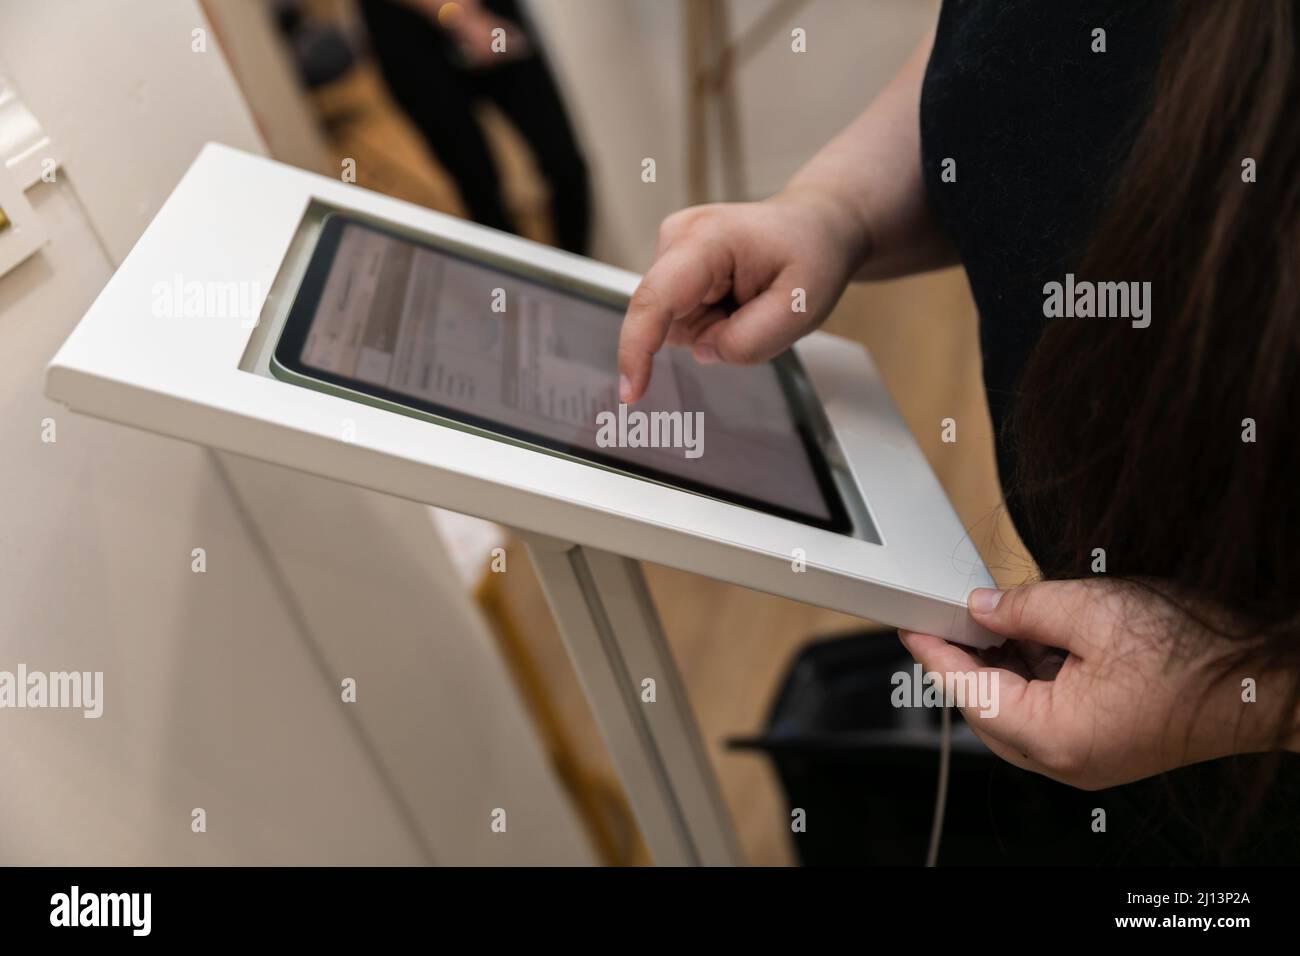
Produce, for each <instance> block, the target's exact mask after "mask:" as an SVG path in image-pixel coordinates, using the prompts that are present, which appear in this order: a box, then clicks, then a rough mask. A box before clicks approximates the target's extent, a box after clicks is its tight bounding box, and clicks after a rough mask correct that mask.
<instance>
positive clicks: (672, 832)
mask: <svg viewBox="0 0 1300 956" xmlns="http://www.w3.org/2000/svg"><path fill="white" fill-rule="evenodd" d="M524 537H525V540H526V541H527V542H528V551H529V554H530V555H531V557H532V559H533V563H534V565H535V566H536V568H537V574H538V577H539V578H540V579H541V583H542V589H543V590H544V591H545V592H546V598H547V601H548V602H549V603H550V605H551V611H552V613H554V615H555V620H556V623H557V624H558V625H559V629H560V634H561V635H562V636H563V638H564V642H565V645H566V646H567V647H568V649H569V656H570V658H571V659H572V661H573V666H574V668H575V669H576V670H577V672H578V678H579V680H581V682H582V686H583V689H584V690H585V691H586V693H587V699H588V700H589V701H590V702H591V708H592V711H593V712H594V713H595V715H596V721H597V722H598V723H599V724H600V729H601V733H602V735H603V736H604V738H605V744H606V746H608V747H609V751H610V755H611V757H612V758H613V761H614V767H615V769H616V770H617V771H618V775H619V778H620V779H621V780H622V781H623V786H624V787H625V788H626V790H627V795H628V799H629V801H630V802H631V804H632V809H633V811H634V812H635V814H636V819H637V825H638V826H639V827H640V829H641V836H642V838H643V839H644V840H645V843H646V846H647V847H648V848H649V850H650V854H651V856H653V857H654V861H655V862H656V863H657V864H659V865H661V866H663V865H676V866H683V865H708V866H718V865H724V866H725V865H735V864H737V863H739V862H740V854H739V850H738V848H737V844H736V838H735V833H734V831H733V829H732V826H731V820H730V819H729V817H728V816H727V812H726V809H725V808H724V807H723V805H722V799H721V796H720V794H719V791H718V785H717V781H716V779H715V778H714V775H713V768H712V767H711V765H710V764H709V760H708V756H707V754H706V752H705V749H704V745H703V742H702V741H701V739H700V734H699V729H698V728H697V727H696V725H695V717H694V715H693V714H692V712H691V708H690V703H689V702H688V701H687V699H686V691H685V688H684V687H683V685H682V680H681V677H680V675H679V674H678V673H677V667H676V665H675V663H674V662H673V657H672V652H671V650H670V649H669V647H668V642H667V641H666V640H665V639H664V635H663V631H662V629H661V628H660V626H659V617H658V615H657V614H656V613H655V608H654V603H653V601H652V600H651V597H650V592H649V590H648V589H647V588H646V583H645V577H644V576H643V575H642V573H641V566H640V564H639V563H637V562H636V561H632V560H630V559H628V558H623V557H620V556H618V555H615V554H610V553H608V552H605V551H596V550H594V549H591V548H584V547H579V546H577V545H573V544H569V543H567V542H561V541H554V540H551V539H548V538H540V537H537V536H534V535H525V536H524ZM647 678H651V679H653V680H654V691H655V694H654V697H655V699H654V701H653V702H647V701H645V700H644V699H643V698H644V695H645V693H646V691H645V688H644V687H643V683H642V682H643V681H644V680H646V679H647Z"/></svg>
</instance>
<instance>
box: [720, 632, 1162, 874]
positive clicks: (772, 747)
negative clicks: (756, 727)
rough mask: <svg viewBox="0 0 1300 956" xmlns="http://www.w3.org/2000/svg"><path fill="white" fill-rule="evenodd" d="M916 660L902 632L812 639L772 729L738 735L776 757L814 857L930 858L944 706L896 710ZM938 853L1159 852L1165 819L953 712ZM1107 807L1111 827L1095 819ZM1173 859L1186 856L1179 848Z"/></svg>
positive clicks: (1069, 858)
mask: <svg viewBox="0 0 1300 956" xmlns="http://www.w3.org/2000/svg"><path fill="white" fill-rule="evenodd" d="M913 667H914V662H913V660H912V658H911V657H910V656H909V655H908V654H907V652H906V651H905V650H904V649H903V648H902V646H901V645H900V644H899V641H898V636H897V633H896V632H895V631H892V630H890V631H866V632H857V633H854V634H851V635H846V636H837V637H832V638H826V639H821V640H814V641H812V642H811V643H809V644H808V645H806V646H805V647H804V648H803V649H802V650H801V651H800V653H799V654H798V655H797V656H796V658H795V660H794V662H793V663H792V664H791V666H790V668H789V670H788V672H787V674H786V677H785V679H784V681H783V682H782V684H781V687H780V690H779V692H778V694H777V696H776V700H775V702H774V703H773V705H772V707H771V710H770V713H769V716H768V720H767V726H766V728H765V730H764V731H763V733H762V734H760V735H758V736H756V737H750V738H738V739H733V740H731V741H729V745H730V746H731V747H732V748H734V749H748V750H754V751H758V752H761V753H764V754H766V755H767V756H768V757H769V758H770V759H771V760H772V762H773V764H774V766H775V769H776V773H777V775H778V777H779V778H780V781H781V786H782V788H783V790H784V792H785V796H786V800H787V803H788V806H789V808H790V809H791V810H794V809H796V808H798V809H802V810H803V811H804V819H805V821H806V830H805V832H794V833H792V834H791V837H792V839H793V841H794V846H795V849H796V852H797V855H798V858H799V861H800V862H801V863H802V864H803V865H805V866H818V865H860V864H916V865H920V864H922V863H923V862H924V861H925V855H926V849H927V846H928V843H929V837H930V827H931V822H932V819H933V813H934V800H935V794H936V786H937V783H938V771H939V747H940V726H941V725H940V722H941V716H940V711H939V710H937V709H933V708H907V707H904V708H895V707H894V706H893V705H892V703H891V694H892V692H893V690H894V688H895V684H894V683H893V682H892V680H891V679H892V678H893V675H894V674H896V673H898V672H899V671H907V672H909V673H910V672H912V669H913ZM950 767H951V770H950V777H949V788H948V801H947V812H946V814H945V824H944V829H943V838H942V842H941V844H940V853H939V862H940V864H945V865H952V864H1000V863H1003V864H1027V863H1044V864H1051V863H1074V864H1087V863H1091V864H1096V863H1106V862H1121V861H1122V862H1126V863H1140V862H1161V863H1168V862H1173V861H1176V859H1174V860H1171V854H1172V851H1171V849H1170V847H1169V846H1168V845H1167V844H1166V843H1165V841H1164V840H1163V839H1162V835H1161V830H1162V826H1161V824H1160V822H1159V821H1157V820H1153V819H1152V818H1151V814H1150V813H1147V814H1142V813H1138V812H1137V811H1136V810H1135V809H1134V804H1133V803H1132V802H1131V801H1130V799H1129V796H1130V795H1128V794H1126V793H1124V792H1123V791H1125V790H1126V789H1127V788H1117V789H1114V790H1108V791H1104V792H1103V794H1104V795H1103V794H1098V793H1090V792H1086V791H1081V790H1077V789H1075V788H1073V787H1068V786H1065V785H1063V784H1060V783H1056V782H1055V781H1052V780H1050V779H1048V778H1046V777H1042V776H1039V775H1038V774H1033V773H1029V772H1026V771H1023V770H1020V769H1018V768H1016V767H1013V766H1011V765H1010V764H1007V763H1005V762H1004V761H1001V760H999V759H997V758H996V757H995V756H994V755H993V754H992V753H991V752H990V751H989V750H988V749H987V748H986V747H985V746H984V745H983V744H981V743H980V742H979V740H978V738H976V737H975V735H974V734H972V733H971V731H970V729H969V728H968V727H967V726H966V724H965V721H964V720H963V719H962V717H961V716H960V715H959V714H954V718H953V743H952V761H951V765H950ZM1098 807H1100V808H1103V809H1105V810H1106V824H1107V832H1106V833H1105V834H1101V833H1097V832H1096V831H1095V830H1094V829H1093V825H1092V824H1093V819H1094V815H1093V811H1094V809H1095V808H1098ZM1175 857H1176V855H1175Z"/></svg>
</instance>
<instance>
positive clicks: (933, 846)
mask: <svg viewBox="0 0 1300 956" xmlns="http://www.w3.org/2000/svg"><path fill="white" fill-rule="evenodd" d="M940 717H941V719H942V721H943V727H942V729H941V730H940V732H939V789H938V792H936V793H935V795H934V822H933V823H932V824H931V825H930V849H929V850H928V851H927V852H926V854H925V865H926V866H934V865H935V864H936V863H937V862H938V861H939V837H940V836H942V835H943V814H944V810H945V808H946V807H947V804H948V764H949V762H950V761H951V759H952V708H950V707H944V708H943V712H942V714H941V715H940Z"/></svg>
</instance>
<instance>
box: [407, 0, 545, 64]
mask: <svg viewBox="0 0 1300 956" xmlns="http://www.w3.org/2000/svg"><path fill="white" fill-rule="evenodd" d="M415 3H416V6H417V7H418V8H420V9H422V10H423V11H424V13H425V15H426V16H428V17H429V19H431V20H433V21H434V23H436V24H438V26H440V27H442V28H443V29H444V30H446V31H447V32H448V33H449V34H450V35H451V38H452V41H453V42H454V43H455V44H456V48H457V49H458V50H459V51H460V54H461V56H462V57H464V59H465V63H466V64H467V65H468V66H470V67H472V68H481V67H485V66H488V65H490V64H492V63H497V62H500V61H502V60H514V59H519V58H520V57H524V56H527V55H528V54H529V52H530V49H529V45H528V34H526V33H524V31H523V29H522V28H521V27H520V26H519V25H518V24H517V23H512V22H511V21H509V20H504V19H502V18H501V17H498V16H497V15H496V14H495V13H493V12H492V11H491V10H489V9H487V8H486V7H484V6H482V5H481V4H480V3H479V0H460V2H459V3H456V2H451V0H415ZM498 29H499V30H501V31H503V36H504V40H505V45H504V47H503V49H502V50H501V52H499V53H498V52H496V51H495V50H493V48H492V44H493V41H494V40H495V39H496V36H497V35H496V34H494V32H493V31H495V30H498Z"/></svg>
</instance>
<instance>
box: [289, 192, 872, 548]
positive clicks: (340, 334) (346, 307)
mask: <svg viewBox="0 0 1300 956" xmlns="http://www.w3.org/2000/svg"><path fill="white" fill-rule="evenodd" d="M622 318H623V310H622V309H620V308H618V307H616V306H613V305H610V304H607V303H605V302H601V301H599V300H598V299H596V298H594V297H587V296H584V295H583V294H581V293H579V292H575V291H571V290H569V289H566V288H563V287H561V286H559V285H557V284H552V283H548V282H547V281H545V279H543V278H539V277H534V276H531V275H525V274H522V272H515V271H509V270H507V269H505V268H502V267H501V266H499V265H495V264H490V263H488V262H485V261H478V260H475V259H474V258H471V257H469V256H467V255H464V254H461V253H458V252H452V251H449V250H447V249H443V248H439V247H437V246H434V245H432V244H426V243H423V242H418V241H415V240H412V239H409V238H407V237H405V236H403V235H400V234H399V233H397V232H390V231H388V230H386V229H383V228H380V227H378V226H375V225H372V224H370V223H366V222H361V221H359V220H353V219H350V218H348V217H346V216H341V215H332V216H330V217H328V218H327V219H326V221H325V223H324V225H323V227H322V232H321V238H320V241H319V242H318V244H317V246H316V248H315V251H314V253H313V256H312V259H311V262H310V263H309V265H308V268H307V273H306V275H305V277H304V281H303V284H302V287H301V289H300V291H299V293H298V297H297V299H296V300H295V301H294V303H293V305H292V308H291V309H290V314H289V318H288V322H287V324H286V326H285V331H284V333H283V335H282V337H281V339H280V342H279V343H278V345H277V347H276V354H275V357H276V361H277V363H278V364H279V365H281V366H282V367H284V368H285V369H288V370H290V371H293V372H296V373H298V374H299V375H302V376H305V377H307V378H310V379H314V380H317V381H322V382H325V383H331V384H334V385H336V386H342V387H345V388H347V389H348V390H350V391H355V392H362V393H365V394H368V395H372V396H374V397H376V398H378V399H381V400H383V401H384V402H385V403H389V404H397V405H402V406H406V407H409V408H412V409H414V410H417V411H420V412H424V413H426V414H432V415H436V416H438V417H440V418H445V419H450V420H451V421H453V422H456V423H459V424H461V425H463V426H468V427H470V428H472V429H475V430H479V431H485V432H488V433H491V434H494V435H500V436H502V437H505V438H508V439H511V440H514V441H516V442H519V441H522V442H524V443H527V444H530V445H534V446H536V447H538V448H539V449H545V450H550V451H557V452H560V453H563V454H566V455H570V456H574V457H577V458H580V459H583V460H585V461H589V462H591V463H592V464H597V465H600V466H603V467H607V468H614V469H617V470H620V471H624V472H627V473H630V474H633V475H636V476H638V477H641V478H646V479H649V480H653V481H658V482H662V483H666V484H669V485H673V486H676V487H679V488H682V489H684V490H687V491H692V492H695V493H698V494H705V495H709V496H711V497H716V498H719V499H721V500H724V501H730V502H733V503H736V504H741V505H745V506H747V507H752V508H757V509H760V510H763V511H767V512H769V513H773V514H778V515H781V516H783V517H788V518H793V519H795V520H799V521H803V522H805V523H809V524H812V525H815V526H817V527H822V528H828V529H830V530H837V531H843V532H848V531H850V530H851V524H850V522H849V520H848V517H847V513H846V511H845V508H844V506H843V503H842V502H841V500H840V498H839V495H838V491H837V490H836V488H835V486H834V482H833V481H832V480H831V477H830V474H829V470H828V469H827V466H826V463H825V462H824V460H822V458H821V455H820V451H819V450H818V448H817V446H816V444H815V442H814V441H813V439H812V435H811V433H810V430H809V429H808V427H807V426H806V423H805V422H803V421H802V419H801V416H800V414H799V404H798V403H797V402H796V401H794V392H793V390H792V389H791V387H790V383H789V382H788V381H787V380H786V377H787V376H789V375H792V374H794V370H793V367H791V366H785V365H783V363H792V362H793V357H792V356H790V357H787V358H785V359H783V360H782V361H778V362H775V363H765V364H762V365H757V366H749V367H737V366H728V365H708V366H704V365H699V364H697V363H696V362H695V361H694V359H693V358H692V357H691V354H690V351H689V350H688V349H680V348H666V349H663V350H662V351H660V353H659V354H658V355H657V356H656V358H655V365H654V372H653V375H652V378H651V384H650V388H649V391H648V392H647V394H646V395H645V397H644V398H642V400H641V401H640V402H638V403H637V404H636V405H633V406H626V405H620V404H619V401H618V397H617V378H618V373H617V361H616V360H617V351H618V334H619V326H620V324H621V322H622Z"/></svg>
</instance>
